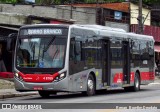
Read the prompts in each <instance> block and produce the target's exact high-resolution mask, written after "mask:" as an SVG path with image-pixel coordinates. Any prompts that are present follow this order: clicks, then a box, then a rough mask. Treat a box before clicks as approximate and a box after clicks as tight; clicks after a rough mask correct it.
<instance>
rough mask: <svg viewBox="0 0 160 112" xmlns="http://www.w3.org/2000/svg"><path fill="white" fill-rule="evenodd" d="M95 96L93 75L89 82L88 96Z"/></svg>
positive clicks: (90, 76)
mask: <svg viewBox="0 0 160 112" xmlns="http://www.w3.org/2000/svg"><path fill="white" fill-rule="evenodd" d="M94 94H95V81H94V78H93V75H91V74H90V75H89V77H88V80H87V95H88V96H93V95H94Z"/></svg>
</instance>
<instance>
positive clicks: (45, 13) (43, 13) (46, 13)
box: [0, 4, 57, 18]
mask: <svg viewBox="0 0 160 112" xmlns="http://www.w3.org/2000/svg"><path fill="white" fill-rule="evenodd" d="M0 12H6V13H18V14H23V15H35V16H40V17H52V18H55V17H56V15H57V9H56V8H53V7H44V6H35V7H32V5H15V6H13V5H12V4H0Z"/></svg>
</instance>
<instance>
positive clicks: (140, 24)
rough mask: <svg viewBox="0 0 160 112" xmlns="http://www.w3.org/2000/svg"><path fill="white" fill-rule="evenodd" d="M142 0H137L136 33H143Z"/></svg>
mask: <svg viewBox="0 0 160 112" xmlns="http://www.w3.org/2000/svg"><path fill="white" fill-rule="evenodd" d="M142 17H143V16H142V0H139V15H138V33H139V34H143V23H142Z"/></svg>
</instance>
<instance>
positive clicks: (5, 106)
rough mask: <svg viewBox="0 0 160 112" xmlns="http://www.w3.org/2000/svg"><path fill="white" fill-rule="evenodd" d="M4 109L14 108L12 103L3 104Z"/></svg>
mask: <svg viewBox="0 0 160 112" xmlns="http://www.w3.org/2000/svg"><path fill="white" fill-rule="evenodd" d="M2 109H12V106H11V104H2Z"/></svg>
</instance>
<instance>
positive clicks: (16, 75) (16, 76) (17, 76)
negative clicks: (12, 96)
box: [15, 72, 23, 81]
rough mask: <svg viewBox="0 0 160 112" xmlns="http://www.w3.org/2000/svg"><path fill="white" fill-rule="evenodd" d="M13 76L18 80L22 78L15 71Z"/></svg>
mask: <svg viewBox="0 0 160 112" xmlns="http://www.w3.org/2000/svg"><path fill="white" fill-rule="evenodd" d="M15 78H17V79H18V80H20V81H22V80H23V78H22V77H21V76H20V75H19V74H18V73H17V72H16V73H15Z"/></svg>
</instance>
